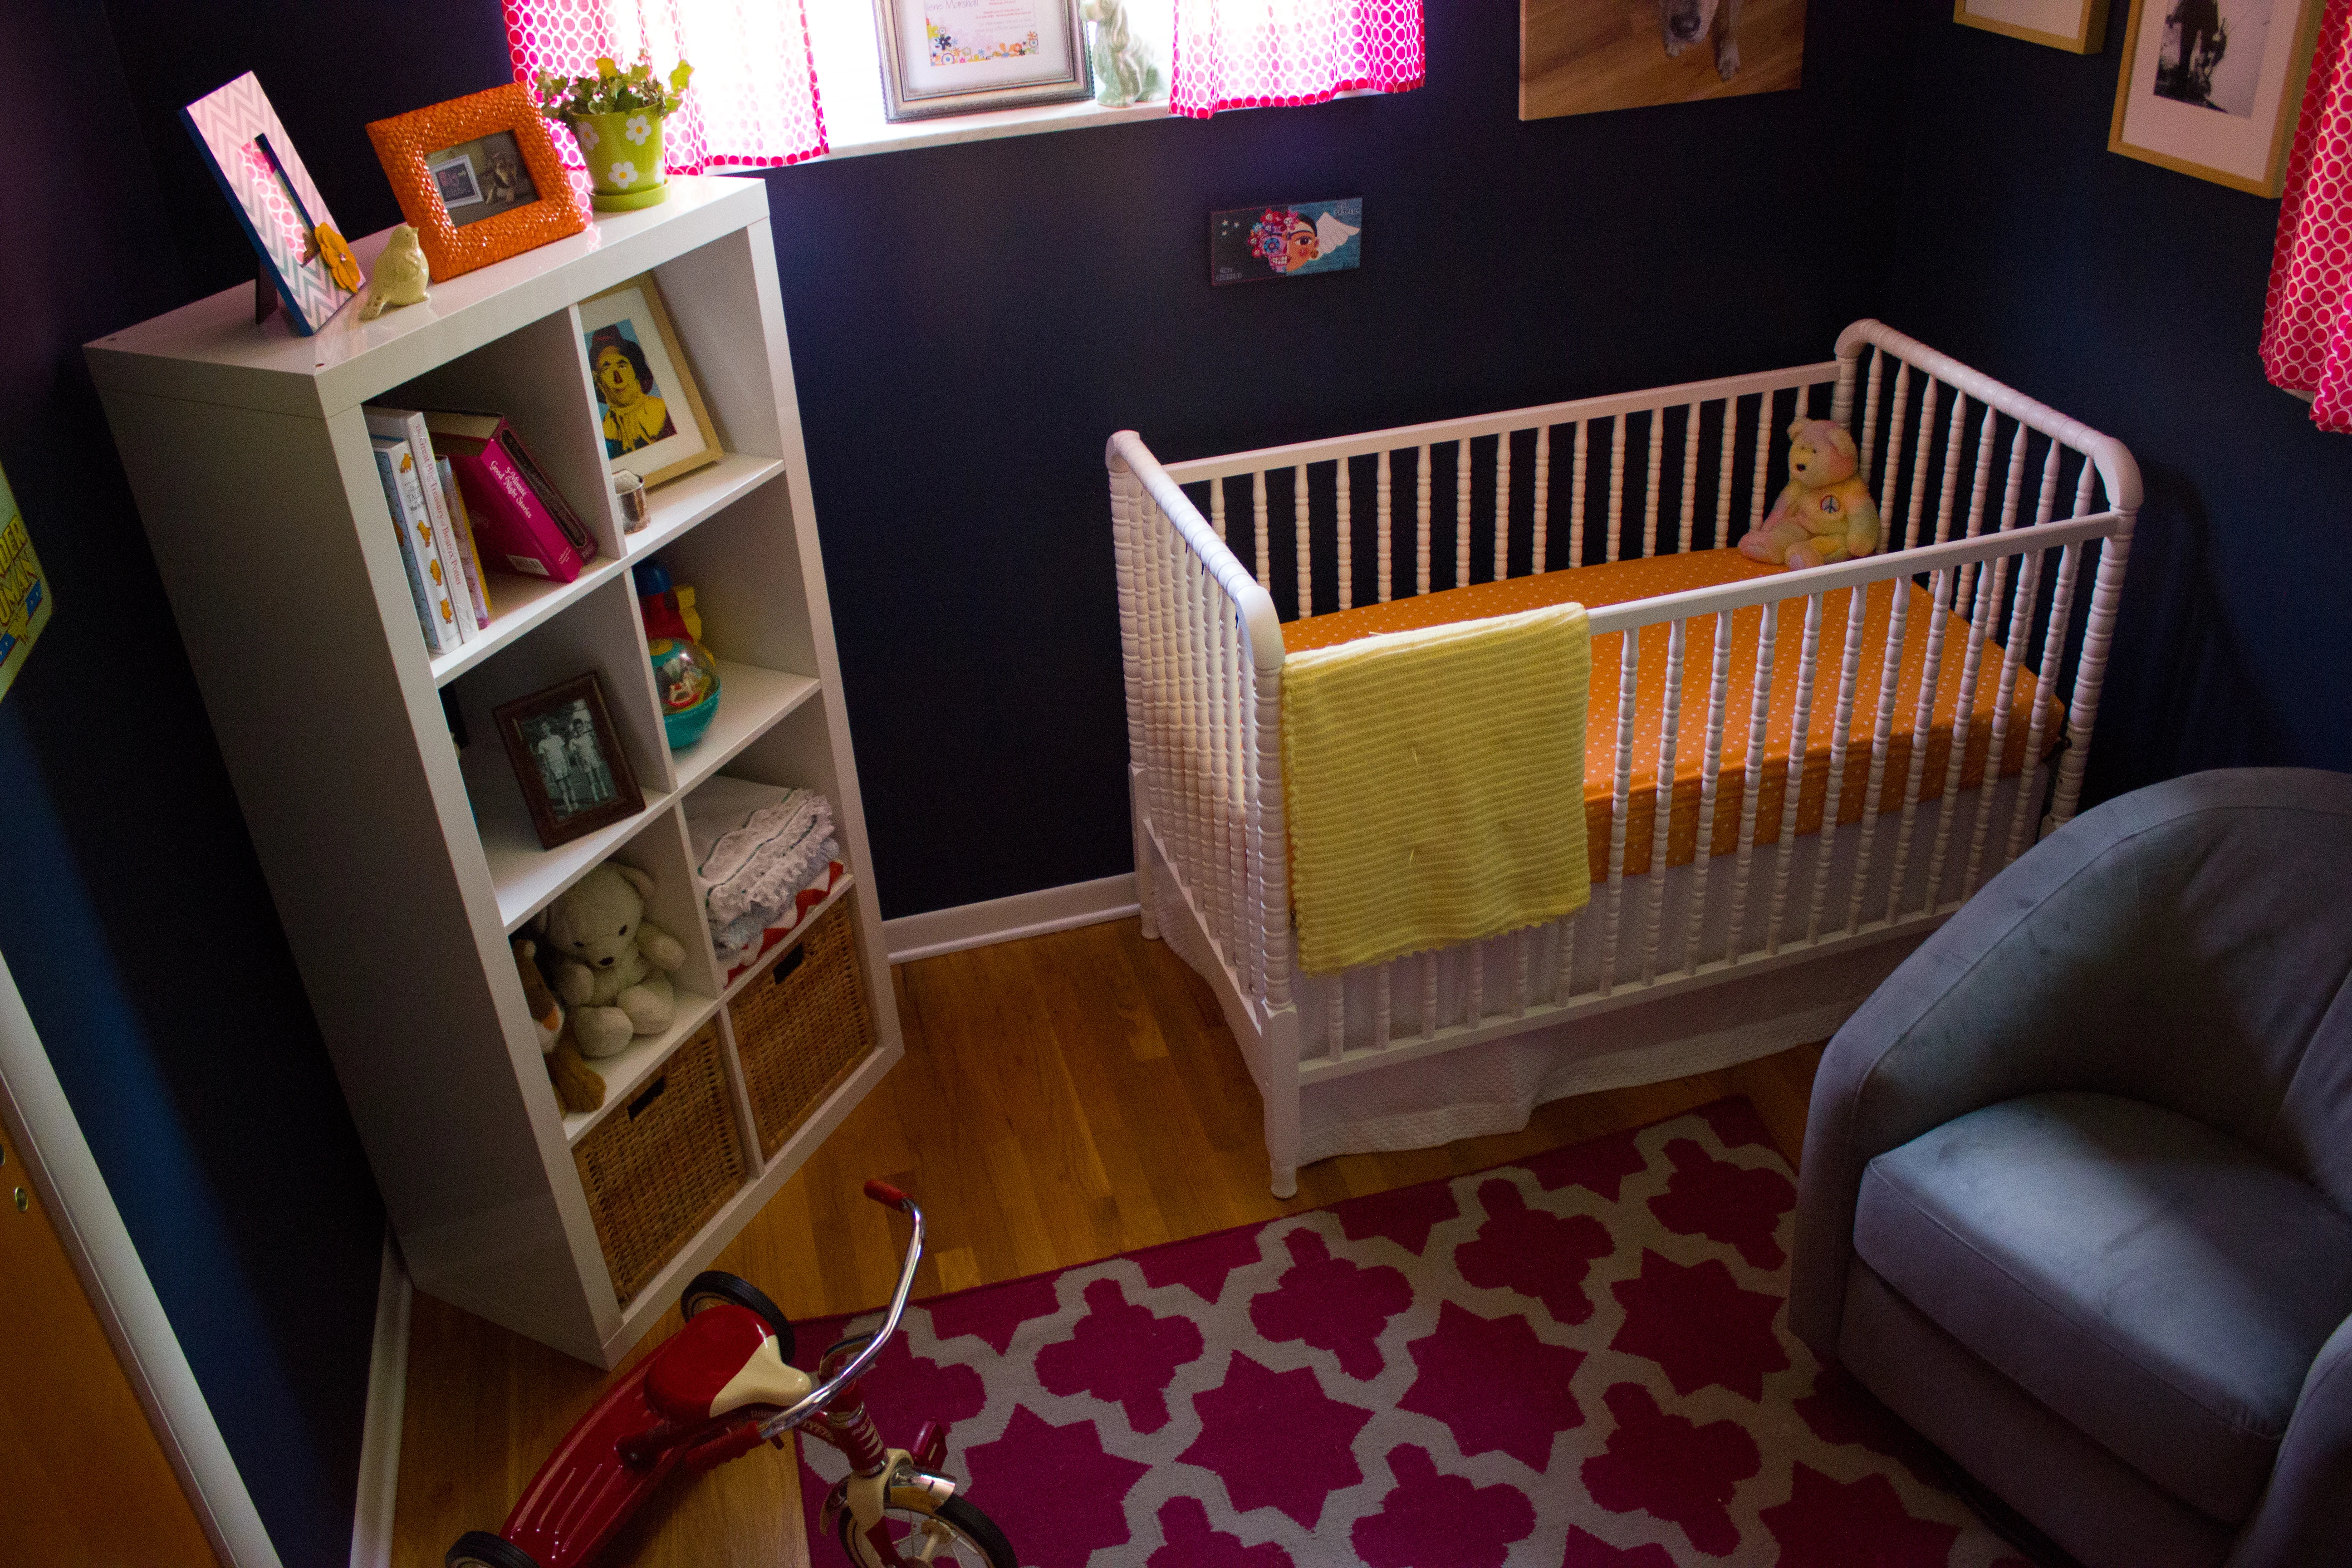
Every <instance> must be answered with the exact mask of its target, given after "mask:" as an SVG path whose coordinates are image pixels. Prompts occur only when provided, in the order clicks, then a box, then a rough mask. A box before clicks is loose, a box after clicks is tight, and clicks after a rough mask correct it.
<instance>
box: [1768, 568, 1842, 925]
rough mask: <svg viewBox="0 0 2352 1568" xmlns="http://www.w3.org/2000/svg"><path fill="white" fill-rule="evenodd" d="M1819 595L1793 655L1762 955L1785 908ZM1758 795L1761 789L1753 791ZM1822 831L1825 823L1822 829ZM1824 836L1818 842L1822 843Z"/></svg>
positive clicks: (1809, 603)
mask: <svg viewBox="0 0 2352 1568" xmlns="http://www.w3.org/2000/svg"><path fill="white" fill-rule="evenodd" d="M1821 651H1822V595H1819V594H1815V595H1811V597H1809V598H1808V599H1807V600H1806V602H1805V640H1804V642H1803V645H1802V646H1801V650H1800V651H1799V653H1798V655H1797V660H1798V662H1797V710H1796V712H1795V714H1794V715H1793V716H1791V717H1790V721H1789V761H1788V763H1787V765H1786V766H1784V767H1783V768H1782V769H1781V770H1780V773H1781V785H1780V843H1779V844H1777V845H1775V846H1774V847H1773V856H1772V910H1771V913H1770V915H1769V916H1768V917H1767V918H1766V920H1765V921H1764V955H1765V956H1766V957H1767V958H1769V957H1771V956H1772V955H1773V954H1775V953H1777V952H1780V922H1781V920H1782V918H1783V917H1784V915H1785V914H1786V912H1787V910H1788V908H1789V867H1790V861H1791V860H1792V859H1794V858H1795V856H1796V849H1797V808H1798V806H1799V805H1801V803H1802V801H1803V798H1804V793H1805V761H1806V759H1807V758H1808V757H1810V756H1811V754H1812V733H1813V731H1812V723H1813V667H1814V666H1815V665H1816V664H1818V663H1819V662H1820V661H1821ZM1757 793H1758V794H1759V795H1762V793H1763V792H1762V790H1760V789H1759V791H1758V792H1757ZM1827 831H1828V827H1827V826H1826V825H1825V826H1823V828H1822V832H1824V833H1826V832H1827ZM1827 843H1828V840H1827V839H1823V840H1822V846H1821V847H1826V845H1827Z"/></svg>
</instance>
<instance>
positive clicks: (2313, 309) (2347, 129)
mask: <svg viewBox="0 0 2352 1568" xmlns="http://www.w3.org/2000/svg"><path fill="white" fill-rule="evenodd" d="M2263 370H2264V371H2265V372H2266V373H2267V374H2269V376H2270V378H2271V382H2272V384H2273V385H2275V386H2281V387H2284V388H2285V389H2286V390H2287V391H2289V392H2301V393H2308V394H2310V395H2312V404H2311V420H2312V423H2313V424H2315V425H2316V426H2319V427H2320V428H2321V429H2323V430H2336V431H2342V432H2345V433H2347V434H2352V0H2327V9H2326V12H2325V13H2324V15H2323V16H2322V18H2321V21H2320V24H2319V47H2318V51H2317V53H2315V55H2314V56H2313V58H2312V62H2311V86H2310V89H2308V90H2307V91H2306V92H2305V94H2304V100H2303V119H2302V121H2301V123H2300V124H2299V126H2298V127H2297V129H2296V131H2295V135H2294V152H2293V153H2291V154H2289V156H2288V160H2287V166H2286V199H2285V200H2284V202H2283V203H2281V204H2280V207H2279V227H2278V248H2277V250H2276V251H2275V252H2274V253H2273V256H2272V258H2271V288H2270V297H2269V298H2268V300H2265V301H2264V302H2263Z"/></svg>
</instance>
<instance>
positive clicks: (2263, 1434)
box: [1853, 1091, 2352, 1524]
mask: <svg viewBox="0 0 2352 1568" xmlns="http://www.w3.org/2000/svg"><path fill="white" fill-rule="evenodd" d="M1853 1244H1854V1249H1855V1251H1856V1252H1857V1253H1858V1254H1859V1255H1860V1257H1861V1258H1863V1260H1864V1262H1866V1263H1867V1264H1868V1265H1869V1266H1870V1268H1872V1269H1874V1271H1876V1273H1877V1274H1878V1275H1879V1276H1881V1277H1882V1278H1883V1279H1885V1280H1886V1281H1887V1283H1888V1284H1890V1285H1891V1286H1892V1287H1893V1288H1894V1289H1895V1290H1896V1291H1898V1292H1900V1293H1901V1295H1902V1296H1903V1297H1904V1298H1905V1299H1906V1300H1908V1301H1909V1302H1911V1303H1912V1304H1913V1305H1914V1306H1915V1307H1916V1308H1917V1309H1918V1310H1920V1311H1921V1312H1923V1313H1925V1314H1926V1315H1927V1317H1928V1318H1930V1319H1931V1320H1933V1321H1935V1322H1936V1323H1937V1325H1939V1326H1940V1327H1941V1328H1942V1329H1944V1331H1946V1332H1948V1333H1949V1334H1950V1335H1952V1337H1953V1338H1954V1339H1956V1340H1958V1342H1960V1343H1961V1344H1963V1345H1965V1346H1967V1347H1968V1348H1969V1350H1971V1351H1973V1352H1975V1353H1976V1354H1978V1355H1979V1356H1980V1357H1982V1358H1983V1359H1984V1360H1985V1361H1986V1362H1987V1363H1990V1365H1992V1366H1993V1367H1994V1368H1996V1369H1998V1370H1999V1371H2000V1372H2001V1373H2004V1374H2006V1375H2007V1376H2008V1377H2010V1378H2011V1379H2012V1380H2013V1381H2014V1382H2015V1383H2016V1384H2018V1385H2019V1386H2020V1387H2021V1389H2023V1390H2024V1391H2025V1392H2027V1393H2028V1394H2032V1396H2033V1397H2034V1398H2036V1399H2037V1400H2039V1401H2041V1402H2042V1404H2043V1405H2047V1406H2048V1407H2049V1408H2050V1409H2051V1410H2052V1411H2053V1413H2055V1414H2056V1415H2060V1416H2063V1418H2065V1419H2066V1420H2067V1421H2069V1422H2071V1423H2073V1424H2074V1426H2077V1427H2079V1428H2080V1429H2081V1430H2082V1431H2084V1433H2086V1434H2087V1435H2089V1436H2091V1437H2093V1438H2095V1440H2096V1441H2097V1442H2099V1443H2100V1444H2102V1445H2103V1446H2104V1447H2106V1448H2107V1449H2108V1451H2110V1452H2111V1453H2113V1454H2114V1455H2116V1458H2120V1459H2122V1460H2124V1461H2125V1462H2126V1463H2127V1464H2129V1465H2131V1466H2133V1467H2134V1468H2137V1470H2139V1471H2140V1472H2141V1473H2142V1474H2143V1475H2146V1476H2147V1478H2148V1479H2151V1480H2153V1481H2155V1482H2156V1483H2157V1484H2158V1485H2159V1486H2161V1487H2163V1488H2164V1489H2167V1490H2168V1491H2170V1492H2171V1493H2172V1494H2174V1495H2175V1496H2177V1497H2179V1498H2180V1499H2181V1500H2184V1501H2186V1502H2188V1503H2189V1504H2191V1505H2192V1506H2194V1507H2196V1508H2198V1509H2199V1510H2202V1511H2203V1512H2205V1513H2207V1514H2209V1515H2210V1516H2211V1517H2212V1518H2214V1519H2216V1520H2219V1521H2223V1522H2225V1523H2232V1524H2234V1523H2237V1522H2238V1521H2242V1520H2244V1519H2245V1518H2246V1517H2247V1516H2248V1515H2249V1514H2251V1513H2252V1511H2253V1509H2254V1505H2255V1504H2256V1502H2257V1501H2258V1500H2260V1498H2261V1495H2262V1491H2263V1486H2264V1485H2265V1483H2266V1482H2267V1481H2268V1479H2269V1477H2270V1474H2271V1470H2272V1467H2273V1464H2274V1462H2275V1461H2276V1459H2277V1458H2278V1449H2279V1441H2280V1437H2281V1436H2282V1434H2284V1432H2285V1430H2286V1427H2287V1423H2288V1420H2289V1418H2290V1417H2291V1416H2292V1415H2294V1410H2295V1404H2296V1400H2297V1397H2298V1396H2299V1395H2300V1394H2301V1393H2302V1391H2303V1387H2304V1382H2305V1374H2306V1373H2308V1372H2310V1370H2311V1368H2312V1363H2313V1361H2314V1358H2315V1357H2316V1356H2317V1355H2318V1353H2319V1352H2320V1349H2321V1347H2322V1346H2323V1345H2324V1344H2326V1342H2327V1340H2328V1337H2329V1335H2330V1334H2331V1333H2332V1332H2334V1331H2336V1328H2337V1326H2338V1325H2339V1324H2342V1323H2343V1322H2344V1321H2346V1319H2347V1315H2352V1219H2347V1218H2346V1216H2345V1215H2343V1214H2342V1213H2341V1212H2339V1211H2338V1210H2337V1209H2336V1207H2335V1206H2334V1205H2332V1204H2330V1203H2329V1202H2328V1201H2327V1199H2326V1198H2325V1197H2323V1196H2322V1195H2321V1194H2319V1193H2318V1191H2317V1190H2315V1188H2313V1187H2312V1186H2311V1185H2309V1184H2307V1183H2305V1182H2304V1181H2302V1180H2301V1179H2299V1178H2298V1177H2296V1176H2295V1175H2294V1174H2291V1173H2289V1172H2287V1171H2286V1170H2284V1169H2283V1168H2282V1167H2280V1166H2279V1165H2277V1164H2276V1163H2273V1162H2272V1161H2271V1160H2270V1159H2268V1158H2266V1157H2265V1156H2264V1155H2263V1154H2262V1153H2260V1152H2256V1151H2255V1150H2254V1149H2253V1148H2252V1147H2251V1146H2249V1145H2247V1144H2246V1143H2243V1142H2240V1141H2239V1140H2238V1139H2236V1138H2233V1137H2231V1136H2230V1135H2229V1134H2227V1133H2224V1132H2221V1131H2215V1130H2213V1129H2212V1128H2210V1127H2207V1126H2205V1125H2202V1124H2201V1123H2199V1122H2196V1121H2190V1120H2189V1119H2188V1118H2187V1117H2185V1116H2181V1115H2179V1114H2178V1113H2177V1112H2174V1111H2171V1110H2163V1109H2160V1108H2158V1107H2157V1106H2154V1105H2150V1104H2147V1103H2146V1102H2145V1101H2141V1100H2126V1099H2123V1098H2120V1097H2118V1096H2115V1095H2107V1094H2093V1093H2084V1092H2076V1091H2056V1092H2045V1093H2039V1094H2030V1095H2027V1096H2024V1097H2022V1098H2021V1099H2016V1100H2005V1101H2002V1102H2000V1103H1998V1104H1994V1105H1990V1106H1987V1107H1985V1108H1984V1109H1982V1110H1975V1111H1971V1112H1969V1113H1968V1114H1966V1115H1963V1116H1960V1117H1958V1118H1957V1119H1956V1120H1953V1121H1948V1122H1946V1123H1944V1124H1943V1125H1941V1126H1939V1127H1937V1128H1934V1129H1933V1130H1931V1131H1927V1132H1926V1133H1923V1134H1921V1135H1920V1136H1918V1137H1916V1138H1914V1139H1912V1140H1911V1141H1910V1142H1906V1143H1905V1144H1903V1145H1901V1146H1900V1147H1898V1148H1895V1149H1893V1150H1890V1151H1888V1152H1885V1153H1883V1154H1880V1155H1878V1156H1877V1157H1876V1158H1874V1159H1873V1160H1871V1161H1870V1162H1869V1163H1868V1165H1867V1166H1866V1167H1865V1169H1864V1174H1863V1179H1862V1184H1861V1192H1860V1194H1859V1205H1858V1208H1857V1211H1856V1214H1855V1221H1854V1231H1853Z"/></svg>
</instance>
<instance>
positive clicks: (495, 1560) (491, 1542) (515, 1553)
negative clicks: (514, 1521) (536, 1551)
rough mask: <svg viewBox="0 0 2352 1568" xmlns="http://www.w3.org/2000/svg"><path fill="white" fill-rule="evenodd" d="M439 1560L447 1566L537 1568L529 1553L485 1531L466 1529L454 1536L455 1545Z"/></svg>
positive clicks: (461, 1567) (453, 1567) (448, 1567)
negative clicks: (455, 1538)
mask: <svg viewBox="0 0 2352 1568" xmlns="http://www.w3.org/2000/svg"><path fill="white" fill-rule="evenodd" d="M441 1561H442V1562H443V1563H446V1564H447V1568H539V1562H538V1560H537V1559H536V1558H534V1557H532V1556H531V1554H530V1552H525V1551H524V1550H523V1549H522V1548H521V1547H520V1546H517V1545H516V1544H515V1543H514V1542H511V1541H509V1540H507V1539H506V1538H505V1537H503V1536H498V1535H492V1534H491V1533H490V1532H489V1531H487V1530H469V1531H466V1533H465V1534H463V1535H461V1536H459V1537H457V1545H455V1546H452V1547H451V1548H449V1552H448V1554H447V1555H446V1556H445V1557H443V1558H442V1559H441Z"/></svg>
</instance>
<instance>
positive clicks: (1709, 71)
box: [1519, 0, 1805, 120]
mask: <svg viewBox="0 0 2352 1568" xmlns="http://www.w3.org/2000/svg"><path fill="white" fill-rule="evenodd" d="M1804 65H1805V0H1519V118H1520V119H1522V120H1548V119H1550V118H1551V117H1553V116H1554V115H1560V114H1593V113H1598V112H1600V111H1601V110H1609V109H1641V108H1644V107H1646V106H1649V105H1652V104H1660V103H1688V102H1690V101H1692V100H1695V99H1701V98H1735V97H1738V96H1739V95H1740V94H1743V93H1750V92H1786V91H1790V90H1791V89H1795V88H1797V87H1799V86H1801V85H1802V82H1803V77H1804Z"/></svg>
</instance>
